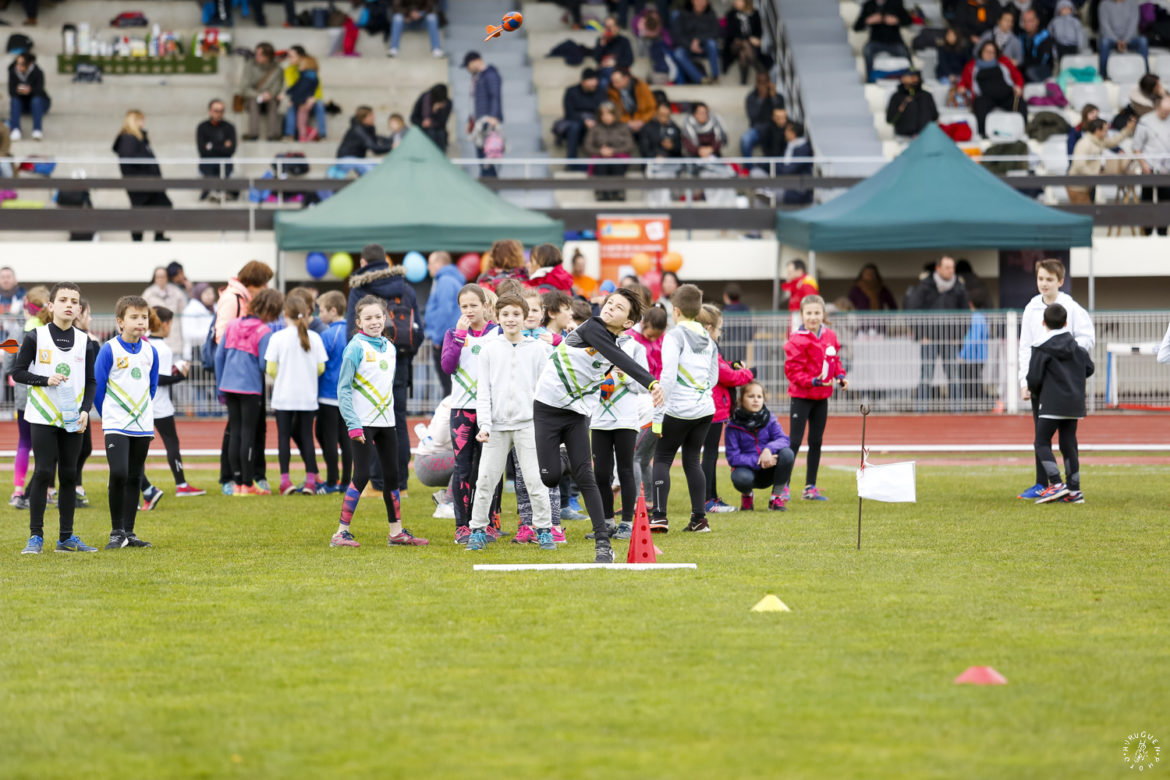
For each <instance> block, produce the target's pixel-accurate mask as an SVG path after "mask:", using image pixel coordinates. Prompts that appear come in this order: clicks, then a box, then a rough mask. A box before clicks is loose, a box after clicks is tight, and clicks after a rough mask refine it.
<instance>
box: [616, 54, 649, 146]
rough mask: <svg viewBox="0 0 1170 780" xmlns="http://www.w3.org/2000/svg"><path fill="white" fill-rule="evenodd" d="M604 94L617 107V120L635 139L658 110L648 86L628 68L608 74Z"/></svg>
mask: <svg viewBox="0 0 1170 780" xmlns="http://www.w3.org/2000/svg"><path fill="white" fill-rule="evenodd" d="M606 94H607V96H608V97H609V101H610V102H611V103H613V104H614V106H616V107H617V118H618V120H619V121H621V122H624V123H625V125H626V127H628V128H630V132H631V133H633V134H634V136H635V137H637V136H638V135H639V134H640V133H641V132H642V126H643V125H645V124H646V123H647V122H649V121H650V120H651V119H652V118H653V117H654V112H655V111H656V110H657V109H658V101H656V100H655V99H654V92H653V91H652V90H651V89H650V85H649V84H647V83H646V82H645V81H642V80H641V79H639V78H637V77H635V76H634V75H633V74H632V73H630V70H629V68H619V69H618V70H615V71H614V72H613V73H611V74H610V79H609V89H608V90H607V92H606Z"/></svg>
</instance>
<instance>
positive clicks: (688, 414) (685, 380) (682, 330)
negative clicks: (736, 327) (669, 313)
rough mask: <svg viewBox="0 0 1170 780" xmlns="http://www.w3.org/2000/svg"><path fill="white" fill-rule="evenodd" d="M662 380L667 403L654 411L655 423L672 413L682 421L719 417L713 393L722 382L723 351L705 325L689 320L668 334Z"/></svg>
mask: <svg viewBox="0 0 1170 780" xmlns="http://www.w3.org/2000/svg"><path fill="white" fill-rule="evenodd" d="M660 381H661V382H662V392H663V393H664V394H665V396H666V402H665V403H664V404H663V405H662V406H660V407H658V408H657V409H655V410H654V422H655V423H661V422H662V419H663V417H665V416H666V415H668V414H669V415H670V416H671V417H677V418H679V419H682V420H697V419H699V418H700V417H706V416H707V415H709V414H710V415H713V414H715V399H714V398H713V397H712V395H711V391H712V389H713V388H714V387H715V385H716V383H717V382H718V381H719V350H718V349H717V348H716V346H715V342H714V341H712V340H711V337H710V336H708V335H707V330H706V329H705V328H704V327H703V326H702V325H700V324H699V323H697V322H695V321H694V320H687V321H686V322H680V323H679V324H678V325H675V326H674V327H673V328H671V329H670V330H668V331H666V337H665V338H664V339H663V340H662V377H661V380H660Z"/></svg>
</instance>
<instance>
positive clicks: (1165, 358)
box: [1158, 328, 1170, 363]
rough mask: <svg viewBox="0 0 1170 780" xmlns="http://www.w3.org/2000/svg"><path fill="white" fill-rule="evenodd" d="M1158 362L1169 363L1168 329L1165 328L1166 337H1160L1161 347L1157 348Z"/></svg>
mask: <svg viewBox="0 0 1170 780" xmlns="http://www.w3.org/2000/svg"><path fill="white" fill-rule="evenodd" d="M1158 362H1159V363H1170V328H1166V335H1165V336H1163V337H1162V345H1161V346H1160V347H1158Z"/></svg>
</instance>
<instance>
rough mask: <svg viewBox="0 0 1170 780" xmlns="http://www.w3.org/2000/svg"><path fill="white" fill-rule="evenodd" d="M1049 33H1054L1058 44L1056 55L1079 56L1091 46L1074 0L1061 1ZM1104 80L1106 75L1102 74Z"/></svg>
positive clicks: (1053, 37) (1054, 40) (1054, 39)
mask: <svg viewBox="0 0 1170 780" xmlns="http://www.w3.org/2000/svg"><path fill="white" fill-rule="evenodd" d="M1048 32H1050V33H1052V40H1053V42H1055V43H1056V53H1057V54H1058V55H1060V56H1061V57H1063V56H1064V55H1066V54H1078V53H1080V52H1082V51H1084V50H1085V49H1086V48H1088V46H1089V40H1088V38H1087V37H1086V36H1085V26H1084V25H1083V24H1081V19H1080V17H1079V16H1077V10H1076V7H1075V6H1074V5H1073V2H1072V0H1059V2H1058V3H1057V4H1056V13H1055V14H1054V15H1053V17H1052V21H1051V22H1049V23H1048ZM1102 78H1104V74H1102Z"/></svg>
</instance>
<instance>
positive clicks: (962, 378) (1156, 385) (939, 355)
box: [0, 311, 1170, 417]
mask: <svg viewBox="0 0 1170 780" xmlns="http://www.w3.org/2000/svg"><path fill="white" fill-rule="evenodd" d="M791 322H792V320H791V318H790V316H789V315H788V313H786V312H785V313H776V312H771V313H765V314H749V315H735V314H728V315H726V317H725V319H724V325H723V343H722V345H721V347H722V350H723V353H724V355H725V356H726V357H727V358H728V359H729V360H743V361H745V362H746V363H747V365H748V366H750V367H752V368H753V369H755V371H756V375H757V377H758V378H759V379H760V381H761V382H763V383H764V386H765V388H766V389H767V392H768V396H769V398H770V399H771V400H770V403H771V405H772V407H773V408H777V407H779V405H780V404H781V403H783V401H782V399H783V396H784V395H785V394H786V393H787V382H786V381H785V379H784V343H785V341H786V338H787V334H788V330H789V328H790V324H791ZM1093 322H1094V325H1095V327H1096V334H1097V343H1096V346H1095V348H1094V350H1093V362H1094V364H1095V365H1096V373H1095V375H1094V377H1093V378H1091V379H1090V380H1089V383H1088V396H1089V404H1090V409H1096V410H1101V409H1104V408H1107V407H1117V406H1121V407H1133V408H1165V409H1170V366H1167V365H1160V364H1158V363H1157V362H1156V360H1155V359H1154V354H1153V351H1154V350H1156V347H1157V344H1158V343H1160V342H1161V340H1162V336H1163V335H1164V334H1165V332H1166V327H1167V325H1168V324H1170V311H1130V312H1096V313H1095V314H1094V315H1093ZM22 326H23V322H22V321H17V320H16V319H14V318H5V319H3V320H0V327H3V328H4V331H5V337H6V338H10V337H11V338H16V339H18V340H19V339H20V338H21V335H20V334H21V331H22V329H23V327H22ZM829 326H830V327H831V328H832V329H833V330H834V331H835V332H836V334H837V337H838V339H839V340H840V343H841V358H842V361H843V363H844V365H845V368H846V370H847V371H848V373H849V377H850V387H849V389H848V390H847V391H844V392H841V391H838V392H835V393H834V395H833V399H832V401H831V404H832V406H833V408H834V409H835V410H836V411H854V410H856V408H857V405H858V404H859V403H867V404H869V405H870V407H871V408H872V409H873V411H874V412H877V413H931V412H933V413H954V414H959V413H987V412H993V411H1003V412H1006V413H1011V412H1016V411H1027V410H1028V408H1029V405H1028V404H1027V403H1026V402H1022V401H1021V400H1020V394H1019V384H1018V381H1017V368H1018V366H1017V346H1018V341H1019V312H1015V311H1006V312H1005V311H987V312H975V313H972V314H961V313H939V314H931V313H926V312H888V313H881V314H868V313H854V312H850V313H837V314H833V315H831V317H830V320H829ZM92 330H93V332H94V334H95V335H97V336H99V337H101V338H103V339H105V338H108V337H109V336H110V335H111V334H112V333H113V332H114V319H113V317H109V316H95V317H94V318H93V324H92ZM190 358H191V360H192V368H191V374H190V377H189V378H188V380H187V381H186V382H183V383H180V384H178V385H176V386H174V388H173V397H174V399H175V408H176V410H177V412H178V414H180V415H186V416H220V415H222V414H223V408H222V407H221V406H220V405H219V403H218V401H217V400H216V395H215V389H214V379H213V377H212V376H211V374H210V373H209V372H206V371H204V370H203V369H202V367H201V365H200V360H199V355H198V347H195V348H194V350H193V353H192V354H191V355H190ZM7 360H8V361H11V360H12V358H8V359H7ZM6 373H7V372H5V374H6ZM412 379H413V383H412V389H411V393H410V396H409V398H408V401H407V409H408V412H409V413H410V414H412V415H429V414H430V413H431V412H432V411H433V410H434V408H435V407H436V406H437V405H438V402H439V400H440V399H441V394H442V390H441V387H440V384H439V381H438V374H437V369H436V367H435V364H434V360H433V358H432V347H431V344H430V342H426V343H424V344H423V346H422V349H421V350H420V351H419V352H418V354H417V355H416V356H415V359H414V361H413V370H412ZM4 383H5V393H4V399H3V402H2V403H0V413H2V414H3V415H4V416H5V417H10V416H11V414H12V412H13V402H12V389H11V388H9V387H8V384H9V382H8V381H7V376H5V378H4Z"/></svg>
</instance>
